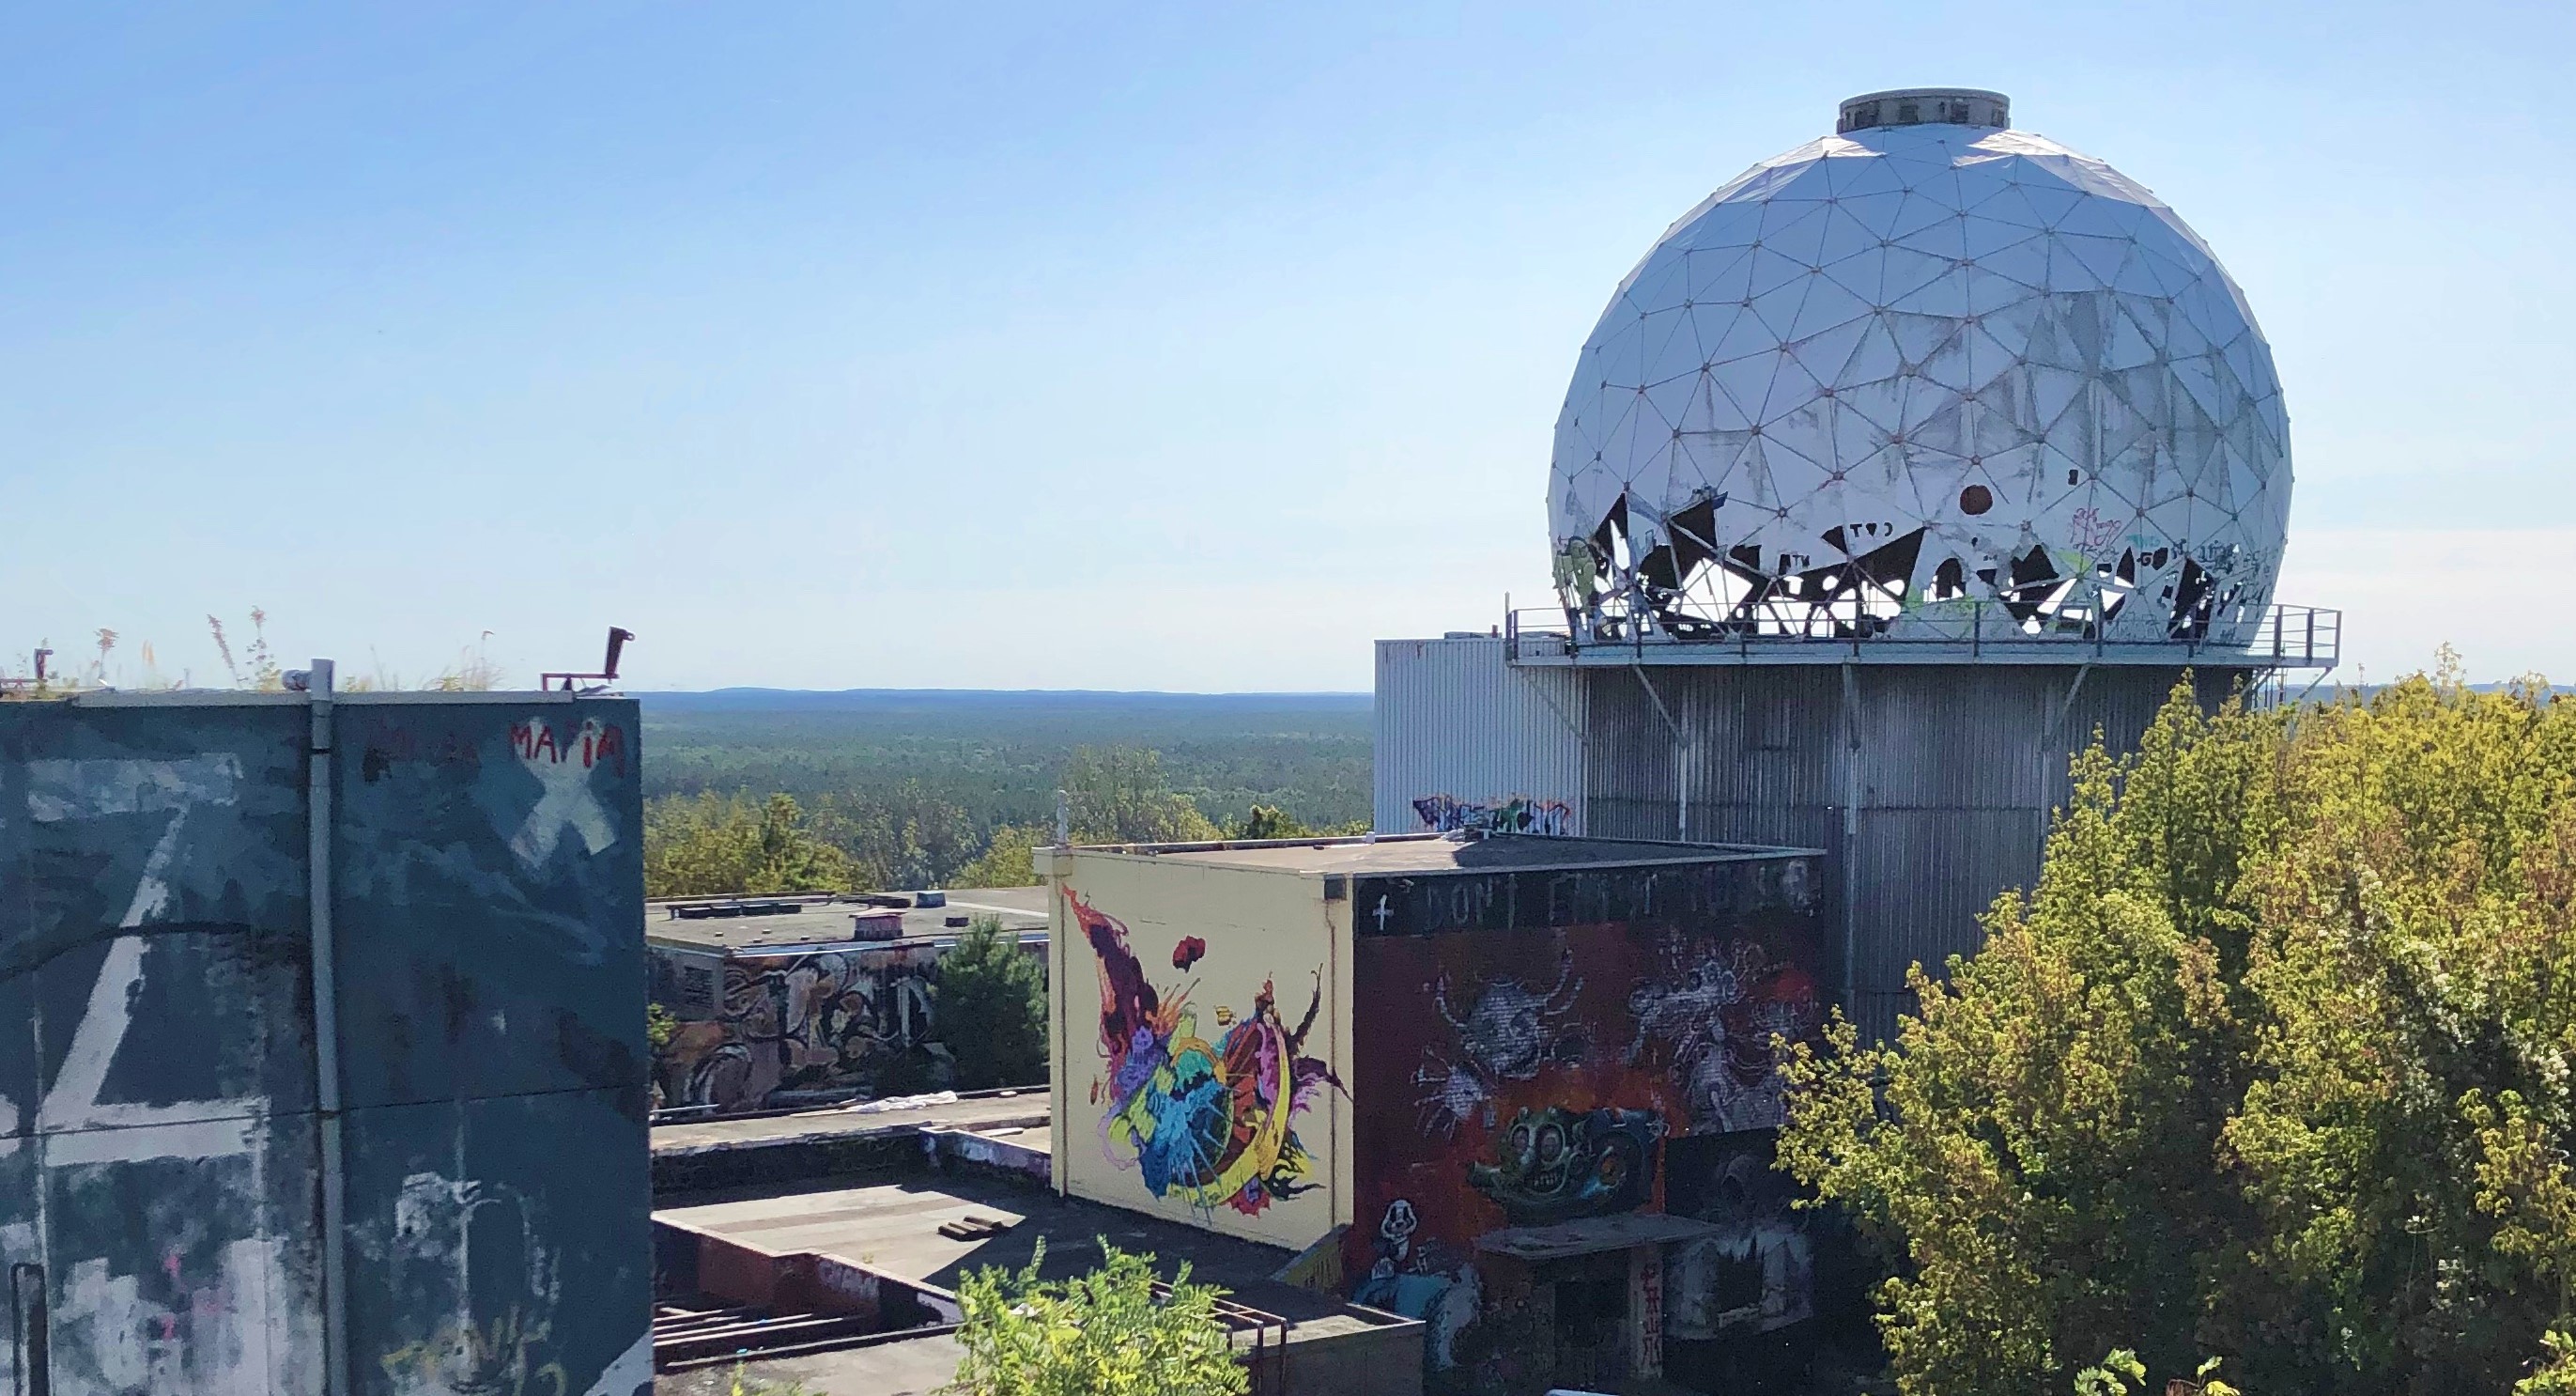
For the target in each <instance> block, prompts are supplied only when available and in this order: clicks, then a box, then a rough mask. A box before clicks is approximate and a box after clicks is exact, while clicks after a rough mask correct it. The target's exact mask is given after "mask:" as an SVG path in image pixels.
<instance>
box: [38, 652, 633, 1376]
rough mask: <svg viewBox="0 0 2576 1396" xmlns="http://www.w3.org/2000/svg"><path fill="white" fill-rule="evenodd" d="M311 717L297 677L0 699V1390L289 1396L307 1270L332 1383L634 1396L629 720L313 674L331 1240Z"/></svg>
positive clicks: (321, 1369)
mask: <svg viewBox="0 0 2576 1396" xmlns="http://www.w3.org/2000/svg"><path fill="white" fill-rule="evenodd" d="M315 727H316V724H315V722H314V714H313V709H312V707H311V706H310V702H309V700H308V699H306V698H305V697H303V696H302V695H185V696H180V697H140V698H113V697H111V698H107V699H88V700H82V701H78V702H70V703H20V704H8V705H0V1261H5V1263H6V1268H7V1270H8V1275H9V1279H10V1282H11V1298H12V1307H13V1317H14V1318H15V1320H16V1321H15V1322H14V1323H13V1324H12V1325H11V1331H10V1333H9V1339H10V1341H9V1343H8V1345H7V1348H6V1350H5V1351H0V1376H5V1377H6V1378H7V1381H8V1383H9V1385H7V1387H6V1389H9V1390H13V1391H25V1392H34V1391H38V1390H46V1389H48V1387H49V1392H50V1396H93V1393H98V1394H100V1396H104V1394H105V1393H116V1394H117V1396H125V1393H131V1392H140V1391H150V1392H153V1393H156V1396H159V1394H160V1393H175V1394H180V1396H197V1394H199V1393H205V1394H208V1396H211V1393H227V1394H228V1396H229V1394H230V1393H240V1394H241V1396H253V1393H256V1394H257V1396H268V1393H294V1394H295V1396H305V1394H306V1393H319V1392H323V1391H325V1390H327V1389H328V1387H329V1381H330V1379H329V1376H328V1371H327V1368H328V1366H329V1365H331V1364H328V1363H326V1360H325V1352H326V1348H327V1344H326V1341H325V1335H326V1334H327V1333H328V1332H329V1331H330V1326H329V1324H328V1323H327V1322H326V1317H325V1315H326V1307H325V1288H326V1286H325V1277H326V1275H327V1274H328V1273H329V1270H330V1268H331V1264H332V1262H333V1261H334V1260H338V1261H341V1262H345V1265H346V1267H347V1276H348V1282H347V1284H346V1286H345V1287H344V1289H343V1291H342V1293H343V1295H344V1297H345V1325H346V1334H347V1340H346V1343H345V1345H344V1347H343V1349H342V1353H341V1356H342V1359H343V1361H342V1363H341V1364H340V1365H343V1366H344V1367H345V1370H346V1371H347V1373H348V1377H349V1388H348V1389H349V1390H351V1391H354V1392H360V1393H370V1394H371V1396H373V1394H376V1393H381V1394H382V1396H413V1394H414V1393H430V1392H440V1393H450V1392H464V1391H491V1392H520V1391H526V1392H545V1393H556V1392H561V1393H564V1396H634V1393H636V1392H637V1391H638V1390H640V1389H644V1388H647V1387H649V1385H650V1382H651V1367H650V1357H651V1349H650V1342H649V1338H648V1336H647V1327H648V1324H649V1319H650V1312H649V1303H650V1288H651V1275H650V1269H649V1266H650V1256H649V1238H648V1231H647V1227H648V1222H647V1211H648V1208H649V1205H650V1203H649V1184H648V1181H647V1168H646V1149H645V1142H644V1111H645V1069H646V1067H645V1063H646V1058H645V1051H644V1042H643V1021H642V1012H643V996H644V965H643V953H642V951H643V945H642V937H641V934H640V929H641V923H642V913H643V907H642V890H643V889H642V864H641V850H640V847H639V843H640V837H641V821H642V816H641V805H640V797H639V790H640V785H639V781H638V778H637V777H638V773H637V769H636V757H637V751H636V747H635V741H636V731H637V728H636V721H635V705H634V704H633V703H632V702H628V701H625V700H578V699H573V698H570V697H563V696H555V695H535V694H521V695H506V696H505V695H458V696H427V695H401V696H394V695H340V696H339V699H338V701H337V702H336V703H335V704H334V705H333V707H332V709H331V711H330V715H329V717H328V718H327V720H326V721H325V722H324V723H323V724H322V725H321V731H322V733H323V734H324V736H325V737H326V738H327V750H328V752H329V759H330V760H331V763H332V769H331V780H330V783H329V787H328V788H329V792H330V795H331V801H330V803H331V805H332V806H333V815H332V818H331V821H330V825H329V828H328V829H327V830H326V831H325V836H324V838H323V840H322V845H323V847H324V849H325V850H326V853H327V856H328V858H329V860H330V865H331V877H330V880H329V887H330V894H331V895H330V903H329V907H330V910H331V912H332V918H331V919H332V923H333V926H332V929H333V934H332V936H331V938H330V944H331V946H332V947H333V950H334V957H335V959H336V962H337V970H336V975H337V977H336V983H337V992H336V993H334V994H333V995H332V996H331V999H330V1003H331V1006H332V1007H333V1008H334V1010H335V1012H336V1017H337V1021H338V1024H339V1032H338V1034H337V1037H336V1040H337V1042H338V1044H339V1051H338V1054H337V1057H338V1061H337V1066H338V1070H337V1072H336V1075H335V1078H334V1081H335V1085H336V1087H337V1090H338V1093H339V1096H340V1103H341V1113H340V1114H339V1115H338V1116H337V1119H338V1129H339V1135H340V1138H341V1139H342V1140H343V1141H344V1143H343V1166H342V1169H341V1176H342V1177H343V1178H344V1180H345V1198H346V1202H345V1225H344V1226H342V1227H340V1228H339V1229H338V1230H336V1231H334V1230H332V1229H331V1228H329V1227H327V1226H326V1225H325V1224H324V1220H323V1219H324V1216H325V1215H326V1203H325V1201H324V1194H325V1189H324V1185H323V1178H324V1173H325V1170H324V1168H323V1166H322V1164H323V1159H324V1157H325V1152H326V1151H325V1147H324V1144H323V1140H324V1138H325V1125H324V1120H325V1113H324V1112H323V1110H322V1109H321V1108H320V1096H319V1086H318V1084H317V1083H318V1081H319V1077H318V1074H317V1073H318V1072H319V1071H320V1069H321V1063H322V1061H323V1059H324V1055H325V1054H323V1053H322V1052H321V1051H319V1050H318V1047H317V1035H316V1028H315V1012H314V1008H315V1004H316V999H315V997H314V992H313V986H314V983H315V980H314V977H313V976H314V958H315V957H314V956H313V955H312V954H311V953H310V952H311V946H312V944H313V940H312V933H313V905H312V902H311V900H310V893H309V889H310V887H311V884H312V881H313V877H312V872H313V866H314V862H313V854H314V847H315V840H314V837H313V835H314V830H313V827H312V819H311V811H312V808H313V805H312V802H311V799H310V789H311V786H310V778H311V774H312V770H313V768H312V766H311V765H310V764H309V762H311V761H312V760H313V759H315V758H313V757H312V756H311V755H310V752H311V751H312V749H313V747H314V744H315V743H314V736H315ZM335 1248H337V1249H338V1252H339V1254H338V1255H337V1256H336V1257H335V1256H334V1255H333V1251H334V1249H335ZM40 1382H42V1383H46V1384H47V1385H44V1386H40V1385H39V1383H40Z"/></svg>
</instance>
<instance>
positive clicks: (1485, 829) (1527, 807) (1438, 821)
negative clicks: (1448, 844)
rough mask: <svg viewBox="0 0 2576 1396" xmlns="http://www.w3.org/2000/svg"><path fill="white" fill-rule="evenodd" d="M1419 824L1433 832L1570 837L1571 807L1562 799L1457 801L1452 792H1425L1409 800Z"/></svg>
mask: <svg viewBox="0 0 2576 1396" xmlns="http://www.w3.org/2000/svg"><path fill="white" fill-rule="evenodd" d="M1413 812H1414V814H1415V815H1416V816H1417V817H1419V818H1420V819H1421V820H1422V827H1423V828H1425V829H1428V830H1430V831H1431V832H1433V833H1437V834H1454V833H1458V832H1461V831H1472V832H1475V833H1479V834H1545V835H1548V836H1550V837H1555V838H1566V837H1570V836H1572V835H1573V834H1574V833H1575V832H1576V830H1575V818H1574V807H1573V806H1571V805H1568V804H1567V803H1566V802H1564V801H1563V800H1535V799H1530V798H1528V797H1525V796H1517V795H1516V796H1513V797H1512V798H1510V799H1507V800H1461V799H1459V798H1457V797H1456V796H1454V795H1425V796H1423V797H1422V798H1420V799H1418V800H1415V801H1414V802H1413Z"/></svg>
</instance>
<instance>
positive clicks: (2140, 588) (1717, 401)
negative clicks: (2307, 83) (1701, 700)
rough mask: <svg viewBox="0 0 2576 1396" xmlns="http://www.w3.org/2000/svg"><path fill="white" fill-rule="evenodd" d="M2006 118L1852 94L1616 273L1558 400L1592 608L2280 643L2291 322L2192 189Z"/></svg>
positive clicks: (1929, 632)
mask: <svg viewBox="0 0 2576 1396" xmlns="http://www.w3.org/2000/svg"><path fill="white" fill-rule="evenodd" d="M2007 116H2008V106H2007V104H2006V101H2005V99H2004V98H2002V97H2001V96H1999V95H1997V94H1995V93H1991V92H1978V91H1972V90H1964V89H1942V90H1921V91H1909V92H1893V93H1876V94H1872V95H1870V96H1867V97H1856V98H1853V99H1852V100H1850V101H1848V102H1845V103H1844V104H1843V111H1842V120H1841V122H1840V123H1839V127H1840V129H1839V133H1838V134H1835V135H1831V136H1827V137H1825V138H1824V139H1822V140H1818V141H1814V142H1811V143H1809V144H1807V145H1803V146H1800V147H1798V148H1797V149H1795V150H1792V151H1790V152H1788V153H1787V154H1784V155H1781V156H1778V157H1776V158H1774V159H1771V160H1767V161H1764V162H1763V163H1761V164H1759V165H1756V166H1754V167H1753V168H1752V169H1750V170H1748V171H1746V172H1745V173H1744V174H1742V175H1740V176H1738V177H1737V178H1736V179H1734V180H1733V181H1732V182H1730V183H1728V184H1727V185H1726V186H1725V187H1723V188H1721V189H1719V190H1718V191H1717V192H1716V193H1714V194H1712V195H1710V196H1709V197H1708V199H1707V200H1706V201H1705V202H1703V203H1702V204H1701V205H1700V206H1699V207H1697V208H1695V209H1693V210H1691V211H1690V213H1689V214H1687V215H1685V216H1684V217H1683V218H1682V219H1681V221H1679V222H1677V223H1675V224H1674V225H1673V226H1672V227H1671V228H1670V229H1669V230H1667V231H1666V232H1665V234H1664V236H1663V238H1662V240H1661V241H1659V242H1657V243H1656V244H1655V247H1654V249H1653V250H1652V251H1650V252H1648V253H1647V254H1646V258H1645V260H1644V261H1642V262H1640V263H1639V264H1638V265H1637V268H1636V270H1634V271H1632V272H1630V273H1629V274H1628V278H1627V280H1625V281H1623V282H1621V283H1620V286H1619V290H1618V292H1617V294H1615V295H1614V296H1612V297H1611V300H1610V307H1609V309H1608V310H1606V311H1604V312H1603V313H1602V316H1601V320H1600V323H1599V324H1598V325H1596V326H1595V327H1594V328H1593V331H1592V337H1591V338H1590V339H1589V340H1588V341H1586V342H1585V344H1584V346H1583V355H1582V358H1581V360H1580V361H1579V362H1578V364H1577V366H1576V368H1575V372H1574V381H1573V384H1572V386H1571V387H1570V388H1569V389H1568V390H1567V392H1566V397H1565V409H1564V411H1563V413H1562V414H1561V415H1560V416H1559V417H1558V419H1557V427H1556V453H1555V464H1554V471H1553V475H1552V478H1551V480H1550V486H1549V499H1550V513H1551V515H1552V525H1553V533H1554V543H1555V574H1556V582H1557V587H1558V590H1559V592H1560V593H1561V595H1562V597H1563V600H1564V604H1565V607H1566V610H1567V613H1568V616H1569V618H1570V619H1571V620H1572V622H1573V624H1574V625H1575V627H1576V629H1577V631H1578V633H1580V634H1581V635H1583V636H1584V637H1585V638H1593V639H1602V638H1632V637H1637V636H1640V635H1654V636H1662V637H1669V638H1672V639H1679V640H1690V639H1713V638H1721V637H1725V638H1733V637H1738V636H1751V635H1766V636H1832V637H1836V638H1857V637H1865V636H1879V635H1887V636H1896V637H1905V636H1911V637H1916V638H1926V639H1939V638H1966V637H1968V636H1969V635H1970V634H1972V633H1973V634H1982V635H1984V636H1988V637H1994V638H2003V637H2004V636H2005V635H2006V634H2014V633H2017V634H2019V635H2023V636H2066V637H2072V638H2084V639H2108V640H2117V641H2128V642H2159V641H2177V642H2191V643H2201V642H2210V643H2218V644H2243V643H2245V642H2247V641H2248V640H2249V639H2251V638H2252V635H2253V632H2254V630H2255V627H2256V626H2257V625H2258V624H2259V623H2260V621H2261V619H2262V617H2263V615H2264V614H2265V612H2266V611H2267V609H2268V608H2269V606H2270V602H2271V594H2272V585H2273V581H2274V578H2275V575H2276V574H2277V572H2278V570H2279V567H2280V561H2281V551H2282V544H2283V539H2284V531H2285V529H2286V526H2287V522H2288V516H2289V505H2290V446H2289V423H2288V418H2287V415H2286V414H2285V412H2284V411H2283V408H2282V402H2281V387H2280V383H2279V380H2278V379H2277V378H2276V377H2275V375H2274V373H2273V368H2272V353H2271V349H2270V347H2269V346H2268V345H2267V344H2265V343H2264V340H2263V335H2262V332H2261V331H2260V330H2259V329H2257V328H2256V326H2255V323H2254V313H2253V311H2252V309H2250V308H2249V307H2248V306H2247V305H2246V302H2245V296H2244V293H2243V292H2241V291H2240V290H2238V289H2237V286H2236V283H2235V282H2234V281H2232V280H2230V279H2229V278H2228V275H2227V272H2226V271H2225V269H2223V268H2221V267H2220V266H2219V264H2218V260H2217V258H2216V257H2214V256H2213V255H2211V253H2210V250H2209V248H2208V246H2207V245H2206V244H2204V243H2202V242H2201V240H2200V238H2199V237H2198V236H2197V235H2195V234H2194V233H2193V232H2192V231H2191V229H2190V228H2189V227H2187V226H2185V225H2184V223H2183V221H2182V220H2181V219H2180V218H2179V217H2176V216H2175V214H2174V212H2173V210H2171V209H2169V208H2167V207H2165V206H2164V204H2163V203H2161V202H2159V201H2158V200H2157V199H2156V197H2155V196H2154V195H2153V194H2151V193H2149V192H2147V191H2146V190H2145V189H2144V188H2142V187H2140V186H2139V185H2137V184H2136V183H2134V182H2132V181H2130V180H2129V179H2127V178H2126V177H2124V176H2122V175H2121V174H2120V173H2119V172H2118V171H2116V170H2113V169H2112V168H2111V167H2110V166H2108V165H2105V164H2103V163H2102V162H2101V161H2099V160H2095V159H2093V158H2091V157H2089V156H2084V155H2079V154H2076V153H2075V152H2073V151H2071V150H2068V149H2066V148H2065V147H2064V146H2061V145H2058V144H2056V143H2055V142H2053V141H2050V140H2047V139H2046V138H2044V137H2040V136H2035V135H2031V134H2029V133H2027V132H2023V131H2015V130H2010V129H2006V127H2007V125H2008V121H2007Z"/></svg>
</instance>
